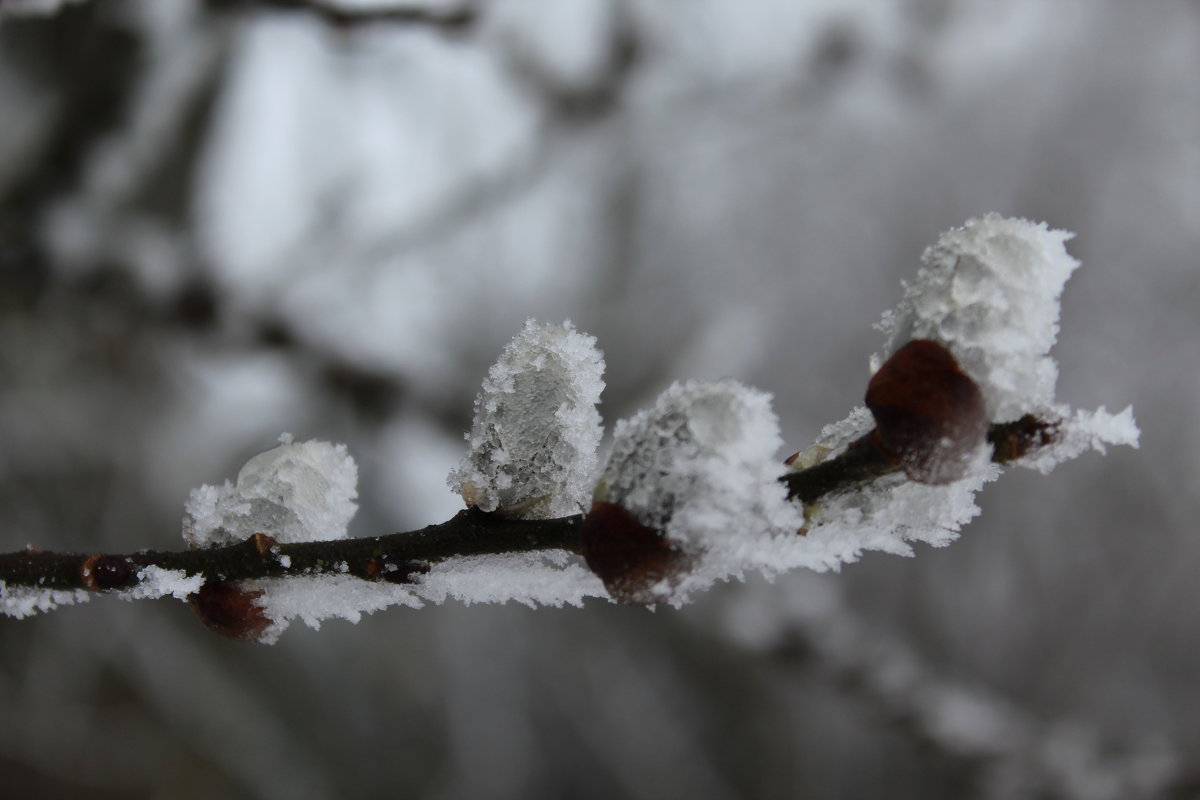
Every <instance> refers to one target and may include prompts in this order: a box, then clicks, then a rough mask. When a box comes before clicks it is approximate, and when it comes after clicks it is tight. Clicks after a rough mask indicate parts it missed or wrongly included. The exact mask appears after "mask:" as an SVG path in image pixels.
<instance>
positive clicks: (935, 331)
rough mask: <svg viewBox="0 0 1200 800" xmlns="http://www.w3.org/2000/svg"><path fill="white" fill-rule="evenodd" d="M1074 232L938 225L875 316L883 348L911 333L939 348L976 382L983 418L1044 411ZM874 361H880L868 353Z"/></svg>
mask: <svg viewBox="0 0 1200 800" xmlns="http://www.w3.org/2000/svg"><path fill="white" fill-rule="evenodd" d="M1072 236H1074V234H1072V233H1070V232H1068V231H1059V230H1051V229H1050V228H1049V227H1047V225H1046V223H1044V222H1043V223H1033V222H1030V221H1029V220H1024V219H1013V218H1006V217H1001V216H1000V215H998V214H985V215H984V216H983V217H981V218H977V219H971V220H968V221H967V223H966V224H965V225H964V226H963V227H961V228H954V229H952V230H949V231H946V232H945V233H943V234H942V235H941V237H939V238H938V241H937V243H936V244H934V245H933V246H931V247H929V248H927V249H926V250H925V253H924V254H923V255H922V256H921V260H922V261H923V262H924V266H923V267H922V268H921V270H920V271H919V272H918V273H917V279H916V281H915V282H913V283H912V284H907V285H906V286H905V292H904V299H903V300H902V301H901V302H900V305H899V307H898V308H897V309H896V310H895V311H894V312H889V313H887V314H885V315H884V318H883V321H882V322H881V323H880V325H879V327H880V329H882V330H883V331H884V332H885V333H887V334H889V336H888V342H887V347H886V354H887V355H891V354H892V353H894V352H895V351H896V350H897V349H899V348H900V347H902V346H903V345H904V344H906V343H907V342H909V341H911V340H913V339H933V340H935V341H938V342H941V343H942V344H944V345H945V346H946V347H947V348H948V349H949V350H950V352H951V353H953V354H954V357H955V359H957V360H958V363H959V364H960V365H961V366H962V368H963V369H964V370H965V371H966V372H967V374H968V375H970V376H971V377H972V378H974V379H975V382H976V383H978V384H979V387H980V389H982V390H983V395H984V398H985V399H986V401H987V408H988V418H989V419H990V420H991V421H992V422H1009V421H1012V420H1015V419H1018V418H1020V417H1021V416H1022V415H1024V414H1026V413H1030V412H1039V411H1043V410H1045V409H1046V408H1048V407H1049V406H1050V405H1051V403H1052V402H1053V399H1054V384H1055V381H1057V379H1058V367H1057V365H1056V364H1055V362H1054V360H1053V359H1052V358H1050V355H1049V353H1050V348H1051V347H1053V346H1054V341H1055V339H1056V338H1057V336H1058V316H1059V298H1060V297H1061V296H1062V290H1063V286H1064V285H1065V284H1066V282H1067V278H1069V277H1070V276H1071V273H1072V272H1073V271H1074V270H1075V268H1076V267H1078V266H1079V262H1078V261H1076V260H1075V259H1074V258H1072V257H1071V256H1070V255H1068V254H1067V251H1066V247H1065V246H1064V245H1065V242H1066V241H1067V240H1068V239H1070V238H1071V237H1072ZM874 360H875V362H876V367H877V366H878V363H879V362H881V361H882V359H880V358H879V357H876V359H874Z"/></svg>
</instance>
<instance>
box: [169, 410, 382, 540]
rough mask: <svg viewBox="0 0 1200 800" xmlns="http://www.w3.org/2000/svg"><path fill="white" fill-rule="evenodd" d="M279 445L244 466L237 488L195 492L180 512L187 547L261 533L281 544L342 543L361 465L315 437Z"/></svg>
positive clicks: (228, 486) (227, 485)
mask: <svg viewBox="0 0 1200 800" xmlns="http://www.w3.org/2000/svg"><path fill="white" fill-rule="evenodd" d="M280 442H281V444H280V446H279V447H276V448H274V449H272V450H268V451H267V452H265V453H260V454H259V455H257V456H255V457H254V458H252V459H250V460H249V461H247V462H246V464H245V466H243V467H242V469H241V471H240V472H239V473H238V477H237V483H236V485H231V484H230V483H229V482H228V481H226V482H225V485H224V486H201V487H200V488H199V489H193V490H192V493H191V497H190V498H189V499H188V502H187V504H186V505H185V507H184V510H185V512H186V513H185V516H184V520H183V537H184V539H185V540H186V541H187V543H188V545H189V546H191V547H193V548H196V547H214V546H217V545H222V544H230V543H232V542H236V541H241V540H242V539H245V538H246V537H248V536H252V535H253V534H255V533H265V534H267V535H269V536H271V537H273V538H274V539H276V540H277V541H279V542H305V541H313V540H323V539H344V538H345V537H346V528H347V526H348V525H349V524H350V519H351V518H352V517H353V516H354V512H355V511H356V510H357V509H358V505H357V503H355V502H354V500H355V498H356V497H357V496H358V489H357V485H358V468H357V466H355V464H354V459H353V458H351V457H350V454H349V453H348V452H346V446H345V445H342V444H338V445H334V444H330V443H329V442H321V441H317V440H312V441H307V442H300V443H294V442H292V439H291V437H290V436H288V435H287V434H285V435H283V436H281V437H280Z"/></svg>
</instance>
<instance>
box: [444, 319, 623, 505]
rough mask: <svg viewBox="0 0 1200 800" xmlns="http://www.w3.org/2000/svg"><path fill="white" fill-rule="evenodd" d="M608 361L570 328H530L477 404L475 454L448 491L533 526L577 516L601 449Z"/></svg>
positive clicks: (508, 351)
mask: <svg viewBox="0 0 1200 800" xmlns="http://www.w3.org/2000/svg"><path fill="white" fill-rule="evenodd" d="M603 373H604V357H603V355H601V353H600V351H599V350H597V349H596V340H595V338H594V337H592V336H588V335H586V334H583V333H579V332H577V331H576V330H575V328H574V327H573V326H572V325H571V323H570V322H565V323H563V324H562V325H540V324H538V323H537V322H535V321H534V320H532V319H531V320H528V321H527V322H526V323H525V327H524V329H522V331H521V333H519V334H518V335H517V337H516V338H515V339H513V341H512V342H510V343H509V345H508V346H507V347H505V348H504V352H503V353H502V354H501V356H500V360H499V361H497V362H496V363H495V364H494V365H493V366H492V368H491V369H490V370H489V371H488V376H487V378H486V379H485V380H484V382H483V390H482V391H481V392H480V394H479V396H478V398H476V400H475V421H474V424H473V425H472V427H471V432H470V433H469V434H467V437H466V438H467V441H468V442H470V450H469V452H468V453H467V455H466V456H465V457H464V458H463V461H462V463H461V464H460V465H459V467H458V468H457V469H455V470H454V471H452V472H451V473H450V476H449V478H448V483H449V484H450V487H451V488H452V489H454V491H456V492H458V493H459V494H461V495H462V496H463V499H464V500H466V502H467V504H468V505H472V506H478V507H479V508H481V509H483V510H484V511H496V510H497V509H499V510H500V511H501V512H504V513H508V514H510V515H513V516H519V517H524V518H527V519H536V518H548V517H562V516H567V515H570V514H576V513H578V512H579V511H580V510H581V509H582V508H583V507H584V504H585V503H586V502H587V499H588V497H589V496H590V494H591V480H592V477H593V473H594V472H595V469H596V448H597V446H598V445H599V444H600V437H601V433H602V430H601V425H600V414H599V412H598V411H596V404H597V403H599V402H600V392H601V390H602V389H603V388H604V381H603V380H602V378H601V376H602V375H603Z"/></svg>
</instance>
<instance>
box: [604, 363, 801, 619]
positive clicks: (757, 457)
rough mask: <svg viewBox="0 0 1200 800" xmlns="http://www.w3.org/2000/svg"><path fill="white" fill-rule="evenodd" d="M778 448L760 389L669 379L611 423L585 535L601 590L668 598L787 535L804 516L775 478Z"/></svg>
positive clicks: (631, 597)
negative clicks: (641, 405)
mask: <svg viewBox="0 0 1200 800" xmlns="http://www.w3.org/2000/svg"><path fill="white" fill-rule="evenodd" d="M780 444H781V439H780V435H779V425H778V421H777V419H776V417H775V414H774V412H772V410H771V403H770V395H768V394H766V393H764V392H760V391H757V390H755V389H751V388H748V387H746V386H743V385H742V384H739V383H737V382H735V381H719V382H715V383H705V382H698V381H689V382H687V383H676V384H674V385H673V386H671V387H670V388H668V389H667V390H666V391H665V392H663V393H662V394H661V395H660V396H659V397H658V400H657V401H656V402H655V404H654V406H653V407H652V408H649V409H646V410H644V411H642V412H640V413H638V414H637V415H636V416H634V417H633V418H631V419H628V420H623V421H621V422H618V423H617V426H616V431H615V434H614V442H613V449H612V453H611V455H610V456H609V459H608V463H607V465H606V466H605V468H604V472H603V474H602V476H601V479H600V482H599V484H598V485H597V487H596V492H595V498H594V499H595V504H594V505H593V508H592V511H591V512H590V513H589V515H588V516H587V517H586V518H585V520H584V532H583V537H584V549H585V554H586V555H587V557H588V562H589V565H590V566H591V567H592V568H593V570H596V571H597V573H598V574H600V577H601V578H603V579H604V580H605V584H606V586H607V587H608V589H609V592H610V594H612V595H613V596H614V597H616V598H617V599H622V600H627V601H631V602H656V601H659V600H665V601H671V602H678V601H681V600H682V599H684V597H686V595H687V593H688V592H690V591H693V590H698V589H702V588H704V587H706V586H707V585H709V584H710V583H712V582H713V581H714V580H718V579H721V578H726V577H729V576H731V575H738V574H741V572H742V571H743V570H744V569H746V568H747V567H748V566H752V565H755V564H756V562H757V561H758V559H756V558H754V556H753V553H754V551H755V549H756V548H759V547H760V546H761V545H762V544H763V543H764V542H765V541H769V540H770V539H771V537H773V536H776V535H784V536H788V537H794V536H795V534H796V531H797V529H798V528H800V527H801V526H802V524H803V512H802V509H801V507H800V505H799V503H792V502H788V500H787V496H786V490H785V489H784V487H783V485H782V484H781V483H780V482H779V481H778V478H779V476H780V475H781V474H782V473H783V470H784V468H783V465H782V464H781V463H780V462H779V461H778V460H777V459H776V458H775V454H776V451H777V450H778V448H779V446H780ZM614 507H615V508H619V509H621V512H616V511H614V510H613V509H614ZM634 525H636V526H640V527H641V528H643V529H644V530H645V531H652V532H654V535H657V536H659V537H661V544H660V543H656V542H654V541H653V540H652V539H651V538H648V537H647V535H646V534H645V533H644V532H641V531H638V532H634V531H633V528H634ZM618 536H620V537H623V538H624V541H618V540H617V538H616V537H618ZM635 542H636V543H637V545H638V546H637V547H635V548H633V549H635V550H636V552H628V551H629V549H630V547H631V545H632V544H633V543H635ZM672 554H676V555H672Z"/></svg>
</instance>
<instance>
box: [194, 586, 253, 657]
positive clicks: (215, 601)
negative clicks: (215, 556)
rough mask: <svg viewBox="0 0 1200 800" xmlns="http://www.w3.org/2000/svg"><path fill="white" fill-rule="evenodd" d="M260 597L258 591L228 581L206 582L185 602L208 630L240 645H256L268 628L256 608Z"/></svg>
mask: <svg viewBox="0 0 1200 800" xmlns="http://www.w3.org/2000/svg"><path fill="white" fill-rule="evenodd" d="M260 597H262V592H259V591H252V590H248V589H243V588H242V587H240V586H238V585H237V584H234V583H230V582H228V581H206V582H205V584H204V585H203V586H201V587H200V590H199V591H197V592H194V593H192V594H190V595H188V603H189V604H190V605H191V606H192V611H193V612H194V613H195V614H196V617H197V618H198V619H199V620H200V621H201V622H202V623H204V627H206V628H208V629H209V630H210V631H214V632H216V633H219V634H221V635H222V636H228V637H229V638H230V639H237V640H238V641H241V642H256V641H259V640H260V639H261V637H262V634H263V632H264V631H266V629H267V628H268V627H269V626H270V625H271V620H269V619H268V618H267V615H266V614H265V613H264V612H263V609H262V606H260V605H258V602H257V601H258V598H260Z"/></svg>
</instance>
